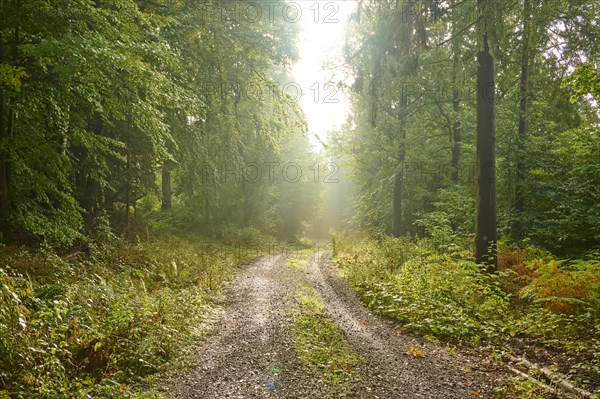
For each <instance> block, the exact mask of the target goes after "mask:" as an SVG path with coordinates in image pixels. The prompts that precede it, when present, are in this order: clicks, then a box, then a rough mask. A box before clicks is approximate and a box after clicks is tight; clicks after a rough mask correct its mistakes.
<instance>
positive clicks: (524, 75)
mask: <svg viewBox="0 0 600 399" xmlns="http://www.w3.org/2000/svg"><path fill="white" fill-rule="evenodd" d="M530 14H531V3H530V0H524V2H523V38H522V40H523V47H522V53H521V84H520V87H519V135H518V137H517V182H516V187H515V205H514V211H515V214H516V215H515V216H516V220H515V221H514V222H513V226H512V227H513V228H512V233H513V237H514V238H515V239H521V238H522V237H523V226H522V223H521V220H520V219H521V218H520V217H521V215H522V213H523V210H524V208H525V196H524V194H523V186H524V177H525V164H524V161H523V159H524V156H525V154H524V152H525V141H526V140H527V129H528V115H527V111H528V108H529V104H528V95H529V18H530V17H531V15H530Z"/></svg>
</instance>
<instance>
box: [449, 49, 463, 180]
mask: <svg viewBox="0 0 600 399" xmlns="http://www.w3.org/2000/svg"><path fill="white" fill-rule="evenodd" d="M455 43H456V42H455ZM453 47H454V48H453V56H452V57H453V65H452V107H453V110H454V126H453V127H452V143H453V146H452V161H451V163H452V175H451V176H450V179H451V180H452V182H453V183H458V175H459V168H460V154H461V149H462V137H461V136H462V126H461V123H460V116H459V112H460V91H459V89H458V77H457V75H458V69H459V54H458V51H459V44H458V43H456V44H454V46H453Z"/></svg>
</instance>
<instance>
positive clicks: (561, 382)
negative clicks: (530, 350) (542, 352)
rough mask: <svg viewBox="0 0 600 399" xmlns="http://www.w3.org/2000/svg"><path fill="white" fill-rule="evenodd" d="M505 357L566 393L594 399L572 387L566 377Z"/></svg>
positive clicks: (506, 354)
mask: <svg viewBox="0 0 600 399" xmlns="http://www.w3.org/2000/svg"><path fill="white" fill-rule="evenodd" d="M505 356H506V357H507V358H508V359H510V360H511V361H513V362H516V363H519V364H522V365H524V366H525V367H527V369H533V370H536V371H538V372H539V373H541V374H542V375H543V376H544V377H545V378H546V379H547V380H548V381H549V382H551V383H553V384H556V386H557V387H559V388H561V389H563V390H564V391H567V392H569V393H572V394H575V395H579V396H580V397H582V398H585V399H592V398H593V397H594V394H593V393H591V392H588V391H586V390H584V389H581V388H579V387H576V386H575V385H573V383H572V382H570V381H569V380H567V378H566V377H564V376H562V375H561V374H559V373H556V372H554V371H550V370H548V369H547V368H546V367H542V366H538V365H537V364H534V363H531V362H530V361H529V360H527V359H525V358H522V357H516V356H513V355H511V354H510V353H505Z"/></svg>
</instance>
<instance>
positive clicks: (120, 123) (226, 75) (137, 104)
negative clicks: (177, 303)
mask: <svg viewBox="0 0 600 399" xmlns="http://www.w3.org/2000/svg"><path fill="white" fill-rule="evenodd" d="M230 6H231V7H232V9H234V10H242V9H243V8H244V7H247V4H246V3H245V2H243V1H239V2H238V1H236V4H228V5H227V6H225V5H224V4H222V2H220V1H214V0H211V1H201V2H187V3H186V2H162V1H159V2H145V1H136V0H118V1H96V2H81V1H77V2H62V1H54V0H53V1H49V2H47V1H37V0H35V1H27V2H7V3H2V5H1V6H0V15H2V17H0V19H1V21H0V27H1V28H0V37H1V38H2V40H1V41H0V53H1V54H2V56H1V59H0V172H1V173H0V186H2V187H3V188H2V189H1V190H0V222H1V225H0V232H1V233H2V236H1V237H0V239H1V240H2V241H3V242H17V243H19V242H20V243H23V242H25V243H32V242H42V241H44V242H48V243H51V244H53V245H57V246H63V247H67V246H70V245H73V244H78V243H79V242H80V241H86V240H87V238H90V237H93V236H94V234H95V232H94V230H95V227H96V226H97V225H98V224H104V225H106V221H108V226H110V229H111V230H112V231H113V232H115V233H117V234H123V235H125V236H126V237H132V236H134V235H135V234H136V232H135V230H136V229H137V228H138V227H139V225H140V224H139V218H140V212H138V208H144V209H146V210H148V211H156V210H157V204H156V199H157V198H159V197H160V196H162V199H163V200H164V201H165V203H167V201H166V200H167V199H168V204H169V206H166V208H170V203H171V202H172V203H173V204H174V207H176V208H180V209H179V210H178V211H175V212H176V214H177V215H176V216H178V217H176V218H174V220H173V221H174V222H176V223H177V224H178V225H180V226H182V225H184V226H185V227H186V228H188V229H190V230H195V231H201V232H208V233H213V232H214V231H213V229H212V226H215V225H221V224H233V225H235V226H236V227H239V226H244V227H251V226H252V227H255V228H258V229H260V230H263V231H269V232H274V231H276V230H277V229H279V230H281V231H282V235H284V233H285V234H287V233H288V232H289V236H290V237H296V236H298V235H300V234H301V232H302V230H303V228H304V227H305V224H306V220H307V219H308V217H309V216H310V213H311V212H312V211H313V209H314V204H315V202H314V201H313V202H312V204H311V202H310V201H305V198H300V196H298V199H297V200H295V199H294V197H291V196H287V197H286V195H285V194H286V193H287V192H290V193H292V192H294V191H295V192H299V193H303V194H304V195H307V196H308V195H311V193H314V190H312V188H313V187H315V186H312V187H311V186H309V185H308V184H307V183H306V181H303V182H300V183H298V184H295V185H294V186H293V187H287V186H286V185H285V184H283V182H282V179H279V181H277V182H275V183H273V182H271V181H270V179H269V178H268V177H267V175H266V172H264V173H263V176H262V178H260V179H258V180H257V181H254V180H253V179H248V178H247V176H246V175H245V173H244V170H246V168H247V166H248V165H249V164H250V165H252V164H255V163H257V164H260V165H262V163H264V162H281V163H284V162H287V161H289V160H291V161H294V162H300V159H302V160H308V161H311V162H307V165H302V167H303V168H307V167H308V166H309V165H312V164H313V163H314V161H313V160H312V159H311V154H310V151H309V146H308V139H307V137H306V136H305V135H304V134H303V133H304V131H305V122H304V117H303V115H302V113H301V111H300V110H299V106H298V104H297V103H296V102H295V101H294V100H292V99H291V98H289V97H288V96H287V95H285V94H284V93H283V90H281V89H280V87H281V86H282V85H285V84H286V83H288V82H286V81H285V80H286V77H287V70H288V68H289V66H290V64H291V62H292V61H293V60H294V59H295V58H296V57H297V54H296V50H295V48H294V40H295V37H296V36H295V35H296V31H295V24H291V23H289V22H288V21H285V20H284V19H283V16H282V15H281V13H275V14H277V17H274V18H273V19H271V18H270V17H269V15H270V13H269V12H266V9H265V10H264V11H265V12H262V13H261V18H257V19H256V20H248V19H247V18H223V12H224V7H227V9H229V7H230ZM64 21H76V22H73V23H67V24H65V22H64ZM255 89H256V90H255ZM290 137H291V139H290ZM288 141H289V143H288ZM290 143H291V144H290ZM285 158H291V159H285ZM232 171H233V176H232V175H231V172H232ZM215 174H216V175H217V178H215V179H213V178H211V176H213V175H215ZM159 175H160V176H161V177H162V178H165V181H170V179H171V177H170V176H171V175H172V177H173V178H172V183H169V184H167V185H163V190H162V191H163V192H160V191H159V184H158V183H159ZM227 177H229V178H227ZM171 184H172V186H173V187H172V190H171V187H170V185H171ZM292 188H293V189H296V188H298V189H297V190H292ZM307 188H310V189H308V190H307ZM161 194H162V195H161ZM171 196H173V197H174V198H173V201H171ZM285 206H287V207H288V208H286V207H285ZM289 207H292V208H294V207H297V208H298V209H300V208H302V211H301V212H298V214H297V215H293V216H294V217H290V218H289V219H285V218H284V217H285V216H286V215H291V214H292V213H291V212H290V209H289ZM165 210H168V209H165ZM279 210H280V211H281V212H279V213H278V212H277V211H279ZM275 218H281V220H282V221H281V223H280V224H281V225H280V226H278V225H277V224H278V221H276V220H274V219H275Z"/></svg>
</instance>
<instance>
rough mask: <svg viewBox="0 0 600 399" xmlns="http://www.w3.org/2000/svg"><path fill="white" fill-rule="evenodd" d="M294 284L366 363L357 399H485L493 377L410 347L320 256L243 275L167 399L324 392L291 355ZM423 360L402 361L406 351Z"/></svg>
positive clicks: (465, 362)
mask: <svg viewBox="0 0 600 399" xmlns="http://www.w3.org/2000/svg"><path fill="white" fill-rule="evenodd" d="M298 282H308V283H309V284H311V285H312V286H313V287H314V288H315V290H316V291H317V293H318V295H319V297H320V299H321V300H322V301H323V303H324V304H325V305H326V306H327V309H328V311H329V314H330V316H331V318H332V319H333V320H334V321H335V322H336V323H337V324H338V325H339V326H340V327H341V329H342V331H343V332H344V335H345V338H346V340H347V341H348V342H349V343H350V345H351V346H352V348H353V349H354V350H355V351H356V352H357V353H358V354H359V355H362V356H363V357H364V359H365V362H364V364H363V365H361V366H360V368H359V371H360V374H361V376H362V379H361V382H360V383H358V384H357V386H356V387H355V392H354V394H353V396H352V397H356V398H381V399H394V398H399V399H400V398H402V399H404V398H406V399H409V398H410V399H414V398H427V399H433V398H440V399H449V398H475V397H479V398H488V397H490V398H491V397H493V395H492V394H491V392H490V391H491V385H492V382H493V380H494V379H495V378H497V376H496V375H495V374H493V373H489V372H486V371H483V370H482V369H481V368H480V367H479V363H480V362H479V360H478V359H476V358H470V357H467V356H465V355H450V354H449V353H447V352H446V351H445V350H444V349H441V348H438V347H435V346H433V345H430V344H423V343H422V342H417V339H416V338H414V337H410V336H406V335H403V334H400V333H399V330H398V328H397V327H395V326H394V325H393V324H391V323H389V322H387V321H384V320H381V319H380V318H379V317H377V316H374V315H373V314H371V313H370V312H369V310H368V309H366V308H365V307H364V306H363V305H362V304H361V303H360V301H359V300H358V299H357V298H356V296H355V295H354V293H353V292H352V291H351V289H350V288H349V287H347V286H346V285H345V284H344V282H343V281H341V279H340V278H339V276H338V274H337V271H336V270H335V269H334V268H333V267H332V266H331V265H330V263H329V261H328V259H327V257H326V256H322V254H321V253H317V254H314V255H313V256H312V258H311V261H310V262H309V265H308V267H307V268H306V270H304V271H300V270H295V269H292V268H290V267H288V266H286V265H285V258H284V256H283V255H276V256H267V257H264V258H262V259H260V260H259V261H257V262H255V263H253V264H251V265H249V266H247V267H245V268H244V269H243V270H241V271H240V273H239V275H238V276H237V278H236V279H235V281H234V282H233V283H232V284H231V285H230V286H229V288H228V297H227V300H226V302H225V304H224V306H223V309H222V311H221V314H220V318H219V322H218V323H217V325H216V326H215V333H214V334H213V335H212V336H211V337H210V338H209V339H208V340H207V342H206V343H205V344H204V345H203V346H202V347H201V348H199V352H198V357H197V360H196V362H195V363H196V364H195V367H194V368H193V370H191V371H190V372H189V373H188V374H187V375H185V376H184V377H183V378H181V379H180V380H179V381H178V382H177V384H176V386H175V387H174V388H173V390H172V397H173V398H178V399H192V398H211V399H222V398H256V399H262V398H303V399H304V398H315V399H321V398H324V397H326V393H327V390H326V387H325V386H324V384H323V382H322V381H319V379H318V378H317V377H315V376H314V375H311V373H308V372H306V370H305V369H304V368H303V366H302V365H301V364H300V362H299V361H298V359H297V358H296V356H295V353H294V344H293V336H292V335H291V332H290V329H289V324H290V322H291V320H290V318H289V316H288V310H289V308H290V306H291V305H292V304H293V302H294V300H295V299H294V295H295V291H296V287H297V283H298ZM412 345H415V346H418V347H419V348H421V349H422V350H423V353H424V354H425V357H422V358H421V357H414V356H408V355H407V354H406V352H407V351H408V350H409V348H410V347H411V346H412Z"/></svg>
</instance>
